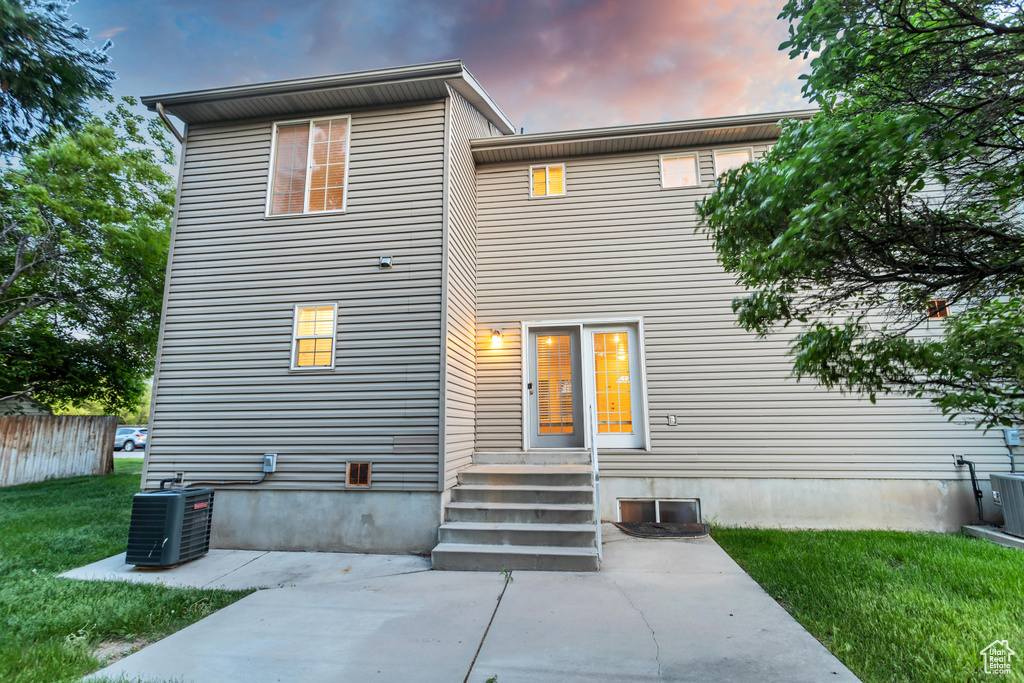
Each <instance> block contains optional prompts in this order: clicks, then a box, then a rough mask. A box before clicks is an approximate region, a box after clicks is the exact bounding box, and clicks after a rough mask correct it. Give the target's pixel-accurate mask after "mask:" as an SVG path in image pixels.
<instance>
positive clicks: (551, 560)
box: [432, 543, 598, 572]
mask: <svg viewBox="0 0 1024 683" xmlns="http://www.w3.org/2000/svg"><path fill="white" fill-rule="evenodd" d="M432 558H433V561H434V569H449V570H455V571H464V572H500V571H501V570H502V569H508V570H513V569H515V570H518V571H542V572H593V571H597V570H598V563H597V550H596V549H594V548H552V547H550V546H528V545H520V546H499V545H494V546H487V545H478V544H475V543H474V544H469V543H441V544H440V545H438V546H437V547H436V548H434V552H433V553H432Z"/></svg>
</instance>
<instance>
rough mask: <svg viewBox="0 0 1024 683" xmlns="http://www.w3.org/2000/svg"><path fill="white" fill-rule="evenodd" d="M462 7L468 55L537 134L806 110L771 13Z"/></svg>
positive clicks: (797, 66)
mask: <svg viewBox="0 0 1024 683" xmlns="http://www.w3.org/2000/svg"><path fill="white" fill-rule="evenodd" d="M461 9H462V10H463V12H464V13H463V14H462V17H463V18H462V19H461V20H457V21H456V24H455V26H454V27H453V29H452V30H453V33H454V36H453V38H454V39H453V42H454V43H455V44H456V45H459V46H460V47H461V50H460V52H459V55H460V56H462V57H463V59H465V60H466V62H467V64H468V65H469V67H470V69H472V70H473V71H474V73H475V74H476V75H477V77H478V78H479V79H480V80H481V82H482V83H483V84H484V87H486V88H487V89H488V90H489V91H490V92H491V94H492V95H493V96H494V97H495V99H496V100H497V102H498V103H499V105H501V106H503V107H504V108H505V109H506V111H507V113H508V114H509V115H510V116H511V117H512V118H513V120H515V121H526V125H527V126H528V127H530V128H533V126H534V125H538V126H539V127H540V128H541V129H545V130H549V129H558V128H578V127H589V126H602V125H615V124H625V123H639V122H648V121H658V120H676V119H689V118H702V117H708V116H720V115H730V114H743V113H751V112H754V111H765V110H780V109H792V108H800V107H803V106H806V104H805V103H804V102H802V101H801V99H800V97H799V83H798V81H797V77H798V76H799V74H800V73H801V71H802V70H803V69H804V68H805V66H804V64H803V62H799V61H797V62H794V61H790V60H789V59H788V57H787V56H786V55H785V54H784V53H781V52H779V51H778V49H777V48H778V44H779V42H781V40H783V39H784V36H785V25H783V24H782V23H781V22H778V21H777V20H776V19H775V15H776V13H777V7H775V6H774V4H773V3H754V2H749V1H746V0H731V1H729V0H720V1H719V2H717V3H707V2H704V1H692V0H674V1H663V0H599V1H596V2H592V3H586V4H574V3H570V4H566V3H552V2H542V1H540V0H534V1H533V2H528V3H517V4H516V5H515V9H514V11H510V12H500V13H498V12H496V11H495V9H494V7H491V8H481V7H479V6H478V5H475V4H465V5H462V6H461ZM505 9H509V7H508V6H505ZM534 132H538V131H537V130H534Z"/></svg>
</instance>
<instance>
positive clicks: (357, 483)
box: [346, 462, 370, 488]
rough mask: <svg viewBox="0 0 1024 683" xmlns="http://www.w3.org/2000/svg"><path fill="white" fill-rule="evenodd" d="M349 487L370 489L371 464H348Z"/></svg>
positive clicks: (347, 480)
mask: <svg viewBox="0 0 1024 683" xmlns="http://www.w3.org/2000/svg"><path fill="white" fill-rule="evenodd" d="M346 482H347V483H346V485H347V486H353V487H357V488H369V486H370V463H368V462H350V463H348V477H347V479H346Z"/></svg>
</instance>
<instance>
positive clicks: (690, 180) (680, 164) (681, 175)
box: [661, 154, 700, 187]
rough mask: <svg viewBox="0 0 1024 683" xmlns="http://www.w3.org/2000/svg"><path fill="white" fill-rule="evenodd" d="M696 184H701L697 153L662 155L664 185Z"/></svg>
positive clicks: (662, 179) (688, 185) (662, 181)
mask: <svg viewBox="0 0 1024 683" xmlns="http://www.w3.org/2000/svg"><path fill="white" fill-rule="evenodd" d="M695 185H700V172H699V171H698V169H697V155H696V154H674V155H668V154H664V155H662V157H661V186H662V187H693V186H695Z"/></svg>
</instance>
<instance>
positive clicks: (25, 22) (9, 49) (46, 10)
mask: <svg viewBox="0 0 1024 683" xmlns="http://www.w3.org/2000/svg"><path fill="white" fill-rule="evenodd" d="M70 4H71V3H70V2H59V1H54V0H45V1H44V0H0V152H3V153H8V152H11V151H13V150H15V149H16V148H17V147H18V146H19V145H20V144H22V142H24V141H25V140H26V139H28V138H29V137H30V136H31V135H32V134H34V133H38V132H41V131H43V130H46V129H47V128H49V127H50V126H52V125H59V126H62V127H64V128H73V127H74V126H76V125H77V124H78V123H79V122H80V121H81V120H82V119H83V118H85V117H87V116H88V104H89V100H90V99H92V98H94V97H101V96H103V95H105V94H106V93H107V91H108V90H109V88H110V84H111V83H112V82H113V80H114V72H113V71H111V70H109V69H107V68H106V64H107V60H108V59H109V57H108V55H107V49H108V48H109V47H110V43H109V41H108V42H107V43H105V44H104V45H103V46H102V47H101V48H99V49H92V48H89V47H88V46H87V45H86V44H85V41H86V40H87V39H88V32H87V31H86V30H85V29H84V28H82V27H81V26H79V25H78V24H74V23H72V22H71V19H70V17H69V16H68V7H69V6H70Z"/></svg>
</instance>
